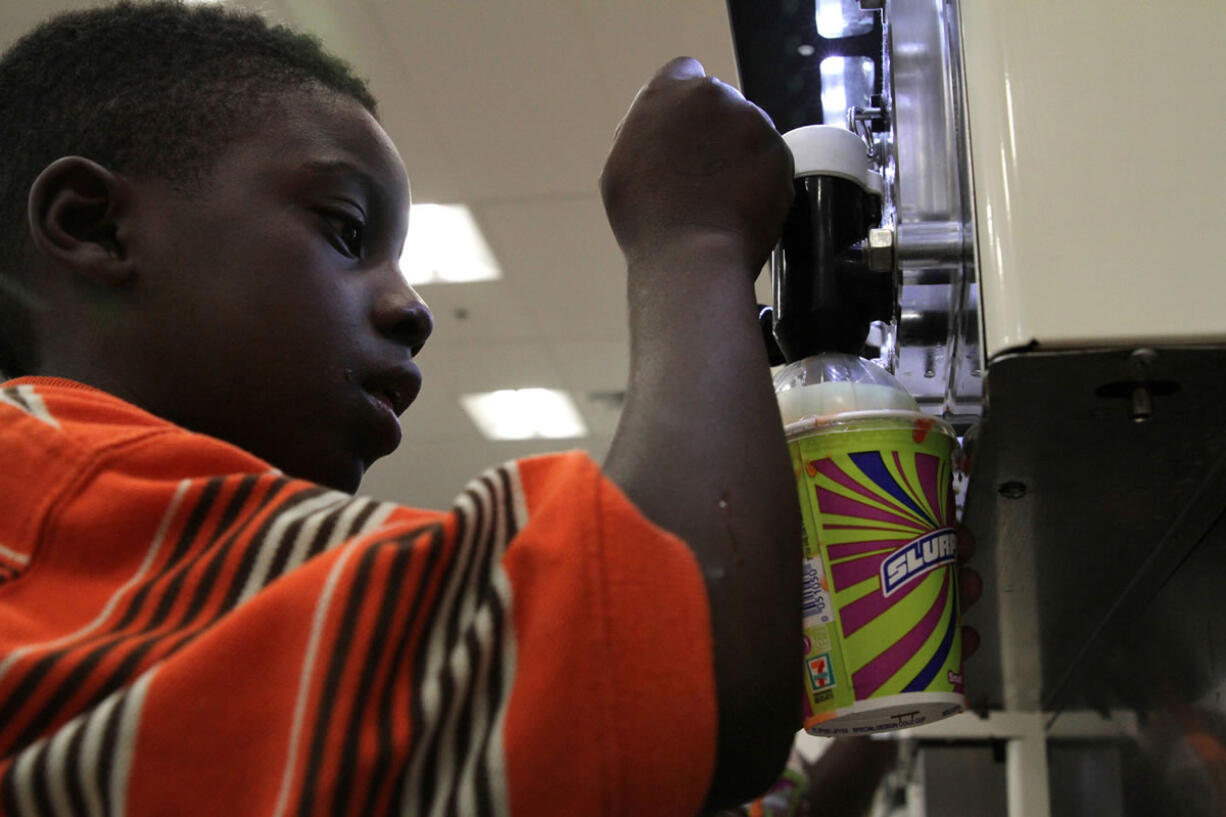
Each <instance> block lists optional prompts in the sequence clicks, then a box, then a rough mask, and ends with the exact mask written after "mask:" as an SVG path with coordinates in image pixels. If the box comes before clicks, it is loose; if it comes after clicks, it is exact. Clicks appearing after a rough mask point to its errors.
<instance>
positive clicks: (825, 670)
mask: <svg viewBox="0 0 1226 817" xmlns="http://www.w3.org/2000/svg"><path fill="white" fill-rule="evenodd" d="M808 665H809V680H810V681H811V682H812V683H813V688H814V689H815V690H817V689H827V688H829V687H832V686H834V670H833V669H832V668H831V666H830V653H828V652H824V653H822V654H821V655H818V656H814V657H813V658H810V659H809V660H808Z"/></svg>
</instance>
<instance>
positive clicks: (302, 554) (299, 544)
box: [285, 497, 396, 573]
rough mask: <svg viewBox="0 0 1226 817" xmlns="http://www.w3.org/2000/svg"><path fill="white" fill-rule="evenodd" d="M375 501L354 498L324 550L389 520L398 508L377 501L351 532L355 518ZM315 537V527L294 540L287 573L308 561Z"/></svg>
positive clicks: (287, 564) (286, 567) (325, 544)
mask: <svg viewBox="0 0 1226 817" xmlns="http://www.w3.org/2000/svg"><path fill="white" fill-rule="evenodd" d="M374 502H375V500H373V499H367V498H366V497H356V498H354V500H353V501H352V502H350V503H349V504H348V505H347V506H346V507H345V509H344V510H343V511H341V515H340V516H339V517H338V518H337V520H336V524H335V525H334V526H333V527H332V533H331V534H330V535H329V536H328V539H327V541H326V542H324V550H331V549H332V548H334V547H336V546H337V545H339V544H340V543H341V542H343V541H345V540H346V539H349V538H354V537H358V536H362V535H363V534H365V533H368V532H369V531H372V530H374V529H375V528H378V527H379V526H380V525H382V524H383V523H384V522H386V521H387V518H388V516H390V515H391V513H392V511H394V510H395V509H396V506H395V505H394V504H392V503H390V502H379V503H377V506H378V507H376V508H375V510H374V511H372V512H371V514H370V516H369V517H368V518H367V519H366V521H365V522H364V523H362V527H361V528H359V529H358V530H355V531H353V533H349V532H348V531H349V528H350V527H352V526H353V520H354V519H356V518H357V516H358V515H359V514H360V513H362V511H364V510H365V509H366V508H367V507H369V506H370V504H371V503H374ZM313 538H314V529H312V533H311V535H310V536H299V537H298V540H297V541H296V542H294V549H293V550H292V551H290V555H289V560H288V561H287V562H286V563H285V571H286V572H287V573H288V572H289V571H290V570H293V569H294V568H296V567H298V566H299V565H301V564H302V563H303V562H304V561H306V558H307V556H308V555H310V554H309V551H310V547H311V540H312V539H313Z"/></svg>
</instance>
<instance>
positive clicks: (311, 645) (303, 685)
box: [273, 545, 357, 817]
mask: <svg viewBox="0 0 1226 817" xmlns="http://www.w3.org/2000/svg"><path fill="white" fill-rule="evenodd" d="M355 550H357V548H355V547H353V546H352V545H350V546H347V547H346V548H345V549H344V551H342V553H341V555H340V556H339V557H338V558H337V560H336V564H334V565H333V566H332V570H331V571H330V572H329V573H328V578H327V580H326V581H325V582H324V586H323V590H321V591H320V594H319V599H318V600H317V601H316V602H315V615H314V617H313V618H312V620H311V635H310V639H309V640H308V642H307V651H306V655H305V656H304V657H303V659H302V673H301V674H300V675H299V676H298V698H297V700H296V701H295V702H294V720H293V723H292V724H291V726H290V733H289V749H288V752H287V754H286V758H285V769H284V771H282V773H281V791H280V792H279V793H278V795H277V807H276V809H274V810H273V817H281V815H283V814H284V813H285V809H286V808H287V807H288V806H289V793H290V787H291V786H292V784H293V782H294V770H295V768H296V767H297V765H298V744H299V742H300V741H301V739H302V725H303V722H304V721H305V720H306V706H307V698H308V697H309V695H310V692H311V677H312V676H313V675H314V673H315V660H316V658H317V656H318V654H319V642H320V640H321V639H322V638H323V629H324V623H325V622H326V621H327V619H328V608H329V607H330V606H331V605H332V596H333V595H334V594H335V593H336V585H337V583H338V582H339V581H340V575H341V570H342V569H344V567H345V562H347V561H348V560H349V557H350V556H351V555H353V553H354V551H355Z"/></svg>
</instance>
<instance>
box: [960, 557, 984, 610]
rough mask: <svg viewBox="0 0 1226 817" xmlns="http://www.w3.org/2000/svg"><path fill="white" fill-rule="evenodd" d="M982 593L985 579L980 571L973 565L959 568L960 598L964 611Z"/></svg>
mask: <svg viewBox="0 0 1226 817" xmlns="http://www.w3.org/2000/svg"><path fill="white" fill-rule="evenodd" d="M982 595H983V579H982V578H981V577H980V575H979V573H978V572H977V571H976V570H975V569H974V568H971V567H960V568H958V599H959V601H960V602H961V604H962V611H963V612H966V610H967V608H969V607H971V606H972V605H973V604H974V603H975V602H977V601H979V597H980V596H982Z"/></svg>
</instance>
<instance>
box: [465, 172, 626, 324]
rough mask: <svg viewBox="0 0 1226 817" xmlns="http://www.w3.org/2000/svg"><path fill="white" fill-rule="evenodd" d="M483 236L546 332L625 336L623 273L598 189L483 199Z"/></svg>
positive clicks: (624, 275)
mask: <svg viewBox="0 0 1226 817" xmlns="http://www.w3.org/2000/svg"><path fill="white" fill-rule="evenodd" d="M479 212H480V213H481V215H482V223H483V224H484V225H485V227H486V238H487V239H488V240H489V241H490V244H491V246H492V247H493V248H494V253H495V254H496V255H497V256H498V258H499V259H500V260H501V261H502V264H503V271H504V274H505V275H506V277H507V280H508V282H509V283H511V284H512V285H513V286H514V288H515V291H516V292H517V293H518V294H519V295H520V297H521V298H522V300H523V302H524V303H525V304H526V305H527V306H528V308H529V309H530V310H531V312H532V314H533V315H534V316H535V320H536V322H537V326H538V330H539V332H540V334H541V335H542V336H543V337H545V338H547V339H550V340H569V339H579V338H582V339H591V338H603V339H609V338H614V339H616V338H625V337H626V273H625V263H624V262H623V260H622V256H621V251H620V250H619V249H618V248H617V242H616V241H614V239H613V236H612V234H611V233H610V231H609V226H608V221H607V220H606V219H605V215H604V208H603V207H602V205H601V203H600V197H599V196H598V195H596V193H595V191H594V190H593V191H592V192H591V193H590V194H589V195H586V196H578V197H568V198H556V199H554V198H551V199H534V200H525V201H512V202H502V203H497V204H484V205H481V206H480V207H479Z"/></svg>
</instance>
